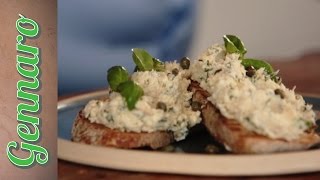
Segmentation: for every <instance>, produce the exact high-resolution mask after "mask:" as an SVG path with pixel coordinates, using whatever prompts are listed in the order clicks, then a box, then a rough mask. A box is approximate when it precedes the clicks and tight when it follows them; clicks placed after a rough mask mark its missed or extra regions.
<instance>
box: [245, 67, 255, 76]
mask: <svg viewBox="0 0 320 180" xmlns="http://www.w3.org/2000/svg"><path fill="white" fill-rule="evenodd" d="M246 71H247V72H246V75H247V76H248V77H252V76H254V74H255V73H256V70H255V69H254V67H253V66H248V67H247V68H246Z"/></svg>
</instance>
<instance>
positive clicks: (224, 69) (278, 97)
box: [190, 45, 315, 141]
mask: <svg viewBox="0 0 320 180" xmlns="http://www.w3.org/2000/svg"><path fill="white" fill-rule="evenodd" d="M239 58H240V57H239V54H236V53H233V54H229V53H227V52H226V49H225V47H224V46H223V45H213V46H211V47H209V48H208V49H207V51H206V52H205V53H203V54H202V55H201V56H200V58H199V59H198V60H196V61H194V63H193V64H191V68H190V71H191V79H192V80H195V81H197V82H199V83H200V86H201V87H202V88H203V89H205V90H206V91H208V92H209V93H210V94H211V96H210V97H208V100H209V101H210V102H211V103H213V105H215V106H216V107H217V108H218V109H219V110H220V112H221V114H222V115H223V116H225V117H226V118H229V119H234V120H236V121H239V123H240V124H241V125H242V126H244V127H245V128H247V129H248V130H251V131H254V132H256V133H258V134H261V135H265V136H268V137H270V138H279V139H285V140H288V141H290V140H293V139H296V138H299V136H300V135H301V134H303V133H304V132H305V131H306V130H307V129H309V128H310V126H312V125H314V124H315V113H314V112H313V111H312V106H311V105H307V104H306V103H305V101H304V100H303V98H302V96H300V95H297V94H295V92H294V89H292V90H291V89H287V88H286V87H285V86H284V85H283V84H282V83H280V82H275V81H274V80H272V78H271V77H270V75H268V74H267V73H266V71H264V68H260V69H258V70H256V71H255V73H254V74H252V73H250V72H249V71H248V70H246V69H245V68H244V66H243V65H242V64H241V60H239ZM248 72H249V73H248Z"/></svg>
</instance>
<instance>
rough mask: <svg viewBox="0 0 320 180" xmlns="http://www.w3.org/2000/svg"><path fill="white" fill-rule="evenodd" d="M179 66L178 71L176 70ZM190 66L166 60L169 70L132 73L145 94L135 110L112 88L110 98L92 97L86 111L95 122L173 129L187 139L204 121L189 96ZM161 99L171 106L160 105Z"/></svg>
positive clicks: (133, 129) (136, 129)
mask: <svg viewBox="0 0 320 180" xmlns="http://www.w3.org/2000/svg"><path fill="white" fill-rule="evenodd" d="M174 68H177V69H178V70H179V74H178V75H174V74H172V70H173V69H174ZM188 76H190V72H189V71H188V70H182V69H181V68H180V65H179V64H177V63H176V62H172V63H165V72H156V71H143V72H135V73H133V74H132V77H131V79H132V80H133V81H134V82H136V83H137V84H138V85H139V86H141V87H142V89H143V91H144V95H143V96H142V97H141V99H140V100H139V101H138V102H137V104H136V106H135V108H134V109H133V110H131V111H130V110H129V109H128V108H127V104H126V101H125V99H124V98H123V97H122V96H121V95H120V94H119V93H117V92H111V93H110V94H109V99H108V100H106V101H102V100H92V101H90V102H89V103H88V104H87V105H86V107H85V108H84V110H83V112H84V115H85V117H86V118H88V119H89V120H90V122H92V123H98V124H103V125H105V126H106V127H109V128H111V129H117V130H120V131H123V132H155V131H171V132H173V134H174V137H175V139H176V140H177V141H179V140H182V139H184V138H185V137H186V136H187V134H188V129H189V128H190V127H192V126H194V125H196V124H197V123H199V122H200V121H201V118H200V112H199V111H192V109H191V107H190V105H189V100H190V99H191V97H192V93H191V92H188V90H187V88H188V86H189V84H190V80H188V79H187V77H188ZM158 102H163V103H165V104H166V108H167V110H166V111H164V110H162V109H157V108H156V105H157V103H158Z"/></svg>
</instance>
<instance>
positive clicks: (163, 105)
mask: <svg viewBox="0 0 320 180" xmlns="http://www.w3.org/2000/svg"><path fill="white" fill-rule="evenodd" d="M157 109H162V110H163V111H167V105H166V104H165V103H164V102H158V103H157Z"/></svg>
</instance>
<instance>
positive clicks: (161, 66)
mask: <svg viewBox="0 0 320 180" xmlns="http://www.w3.org/2000/svg"><path fill="white" fill-rule="evenodd" d="M152 60H153V69H154V70H156V71H164V70H165V66H164V62H162V61H160V60H159V59H156V58H153V59H152Z"/></svg>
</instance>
